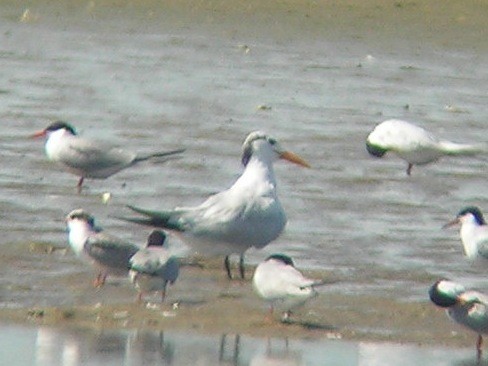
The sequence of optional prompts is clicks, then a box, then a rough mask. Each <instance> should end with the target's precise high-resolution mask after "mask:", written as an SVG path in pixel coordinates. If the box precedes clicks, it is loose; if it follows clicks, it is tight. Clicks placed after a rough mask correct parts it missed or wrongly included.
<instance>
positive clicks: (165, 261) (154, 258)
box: [129, 230, 179, 302]
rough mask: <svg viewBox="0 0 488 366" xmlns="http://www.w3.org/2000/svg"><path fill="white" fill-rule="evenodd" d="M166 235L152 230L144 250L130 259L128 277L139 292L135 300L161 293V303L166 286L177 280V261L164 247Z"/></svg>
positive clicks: (139, 300)
mask: <svg viewBox="0 0 488 366" xmlns="http://www.w3.org/2000/svg"><path fill="white" fill-rule="evenodd" d="M165 241H166V234H165V233H164V232H163V231H160V230H154V231H153V232H152V233H151V234H150V235H149V237H148V239H147V245H146V248H143V249H140V250H139V251H138V252H137V253H136V254H134V256H133V257H132V258H131V259H130V271H129V277H130V279H131V282H132V283H133V284H134V286H135V288H136V289H137V290H138V291H139V294H138V297H137V300H138V302H141V301H142V296H143V294H144V293H147V292H156V291H161V301H164V298H165V296H166V286H167V284H168V283H170V284H173V283H174V282H175V281H176V279H177V278H178V274H179V264H178V259H177V258H176V257H175V256H173V255H171V253H170V252H169V250H168V249H167V248H166V247H164V244H165Z"/></svg>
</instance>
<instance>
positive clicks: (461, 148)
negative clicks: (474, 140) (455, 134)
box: [439, 140, 488, 155]
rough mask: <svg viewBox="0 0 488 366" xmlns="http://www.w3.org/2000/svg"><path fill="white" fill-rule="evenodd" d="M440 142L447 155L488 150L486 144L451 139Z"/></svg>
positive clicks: (473, 153)
mask: <svg viewBox="0 0 488 366" xmlns="http://www.w3.org/2000/svg"><path fill="white" fill-rule="evenodd" d="M439 144H440V146H441V148H442V150H443V151H444V153H445V154H447V155H476V154H480V153H486V152H488V145H486V144H458V143H456V142H451V141H445V140H443V141H439Z"/></svg>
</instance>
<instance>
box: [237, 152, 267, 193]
mask: <svg viewBox="0 0 488 366" xmlns="http://www.w3.org/2000/svg"><path fill="white" fill-rule="evenodd" d="M236 184H238V185H241V186H243V187H248V188H250V187H254V188H253V189H254V190H255V189H256V186H260V187H261V188H262V189H265V190H267V191H269V190H272V191H274V190H275V189H276V179H275V174H274V170H273V164H272V162H268V161H266V160H263V159H257V158H255V157H252V158H251V159H250V160H249V162H248V163H247V165H246V169H245V170H244V173H242V175H241V177H240V178H239V180H238V181H237V182H236Z"/></svg>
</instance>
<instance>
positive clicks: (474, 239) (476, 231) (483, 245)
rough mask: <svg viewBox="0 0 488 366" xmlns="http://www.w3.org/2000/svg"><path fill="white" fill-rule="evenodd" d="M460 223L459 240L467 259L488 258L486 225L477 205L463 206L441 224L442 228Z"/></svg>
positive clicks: (487, 227) (487, 228) (487, 231)
mask: <svg viewBox="0 0 488 366" xmlns="http://www.w3.org/2000/svg"><path fill="white" fill-rule="evenodd" d="M457 224H461V230H460V235H461V242H462V244H463V248H464V254H465V255H466V257H468V258H469V259H479V258H481V259H484V260H488V225H487V224H486V222H485V219H484V217H483V214H482V213H481V210H480V209H479V208H478V207H475V206H469V207H465V208H463V209H462V210H461V211H459V213H458V214H457V216H456V218H455V219H454V220H452V221H450V222H448V223H447V224H445V225H444V226H443V228H444V229H446V228H448V227H451V226H454V225H457Z"/></svg>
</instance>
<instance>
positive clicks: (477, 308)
mask: <svg viewBox="0 0 488 366" xmlns="http://www.w3.org/2000/svg"><path fill="white" fill-rule="evenodd" d="M429 296H430V299H431V300H432V302H433V303H434V304H436V305H437V306H439V307H441V308H445V309H446V312H447V315H448V316H449V317H450V318H451V319H452V320H454V321H455V322H456V323H458V324H461V325H463V326H464V327H466V328H468V329H471V330H472V331H474V332H476V333H477V334H478V340H477V342H476V351H477V356H478V359H480V357H481V352H482V350H481V346H482V344H483V336H482V335H483V334H488V296H487V295H485V294H482V293H480V292H477V291H471V290H470V291H466V289H465V288H464V287H463V286H462V285H460V284H458V283H455V282H452V281H449V280H444V279H443V280H439V281H437V282H436V283H434V284H433V285H432V287H431V288H430V290H429Z"/></svg>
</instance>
